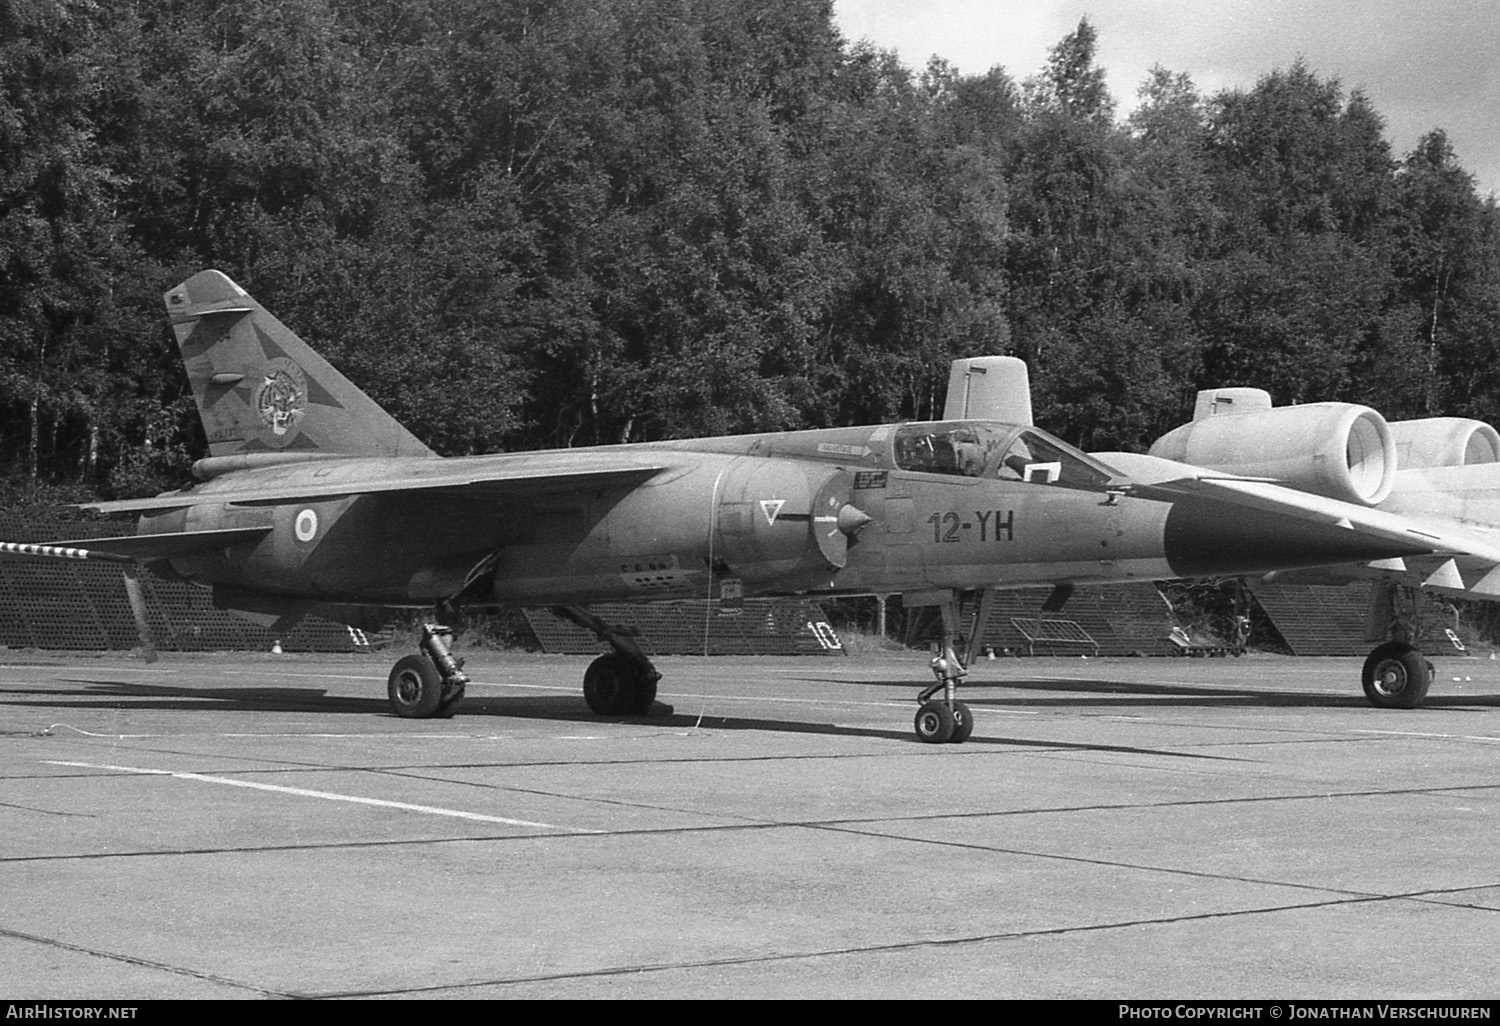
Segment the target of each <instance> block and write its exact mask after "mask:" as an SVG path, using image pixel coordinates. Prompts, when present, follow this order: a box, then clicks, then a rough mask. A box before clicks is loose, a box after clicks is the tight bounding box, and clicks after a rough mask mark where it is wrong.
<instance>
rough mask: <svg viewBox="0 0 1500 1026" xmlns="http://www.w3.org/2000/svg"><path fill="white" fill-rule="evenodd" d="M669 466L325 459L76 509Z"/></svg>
mask: <svg viewBox="0 0 1500 1026" xmlns="http://www.w3.org/2000/svg"><path fill="white" fill-rule="evenodd" d="M670 466H671V464H668V463H665V462H662V461H661V460H659V459H646V458H643V457H641V456H638V455H633V454H626V453H620V454H613V453H611V454H606V453H599V452H569V451H567V450H561V451H558V452H546V453H527V454H518V455H514V456H492V457H484V456H480V457H471V458H469V457H466V458H457V459H439V458H432V457H419V458H395V457H392V458H359V459H330V460H320V461H317V462H315V463H302V464H296V465H293V466H289V467H285V468H279V467H276V468H267V469H266V470H264V471H258V472H246V473H244V474H243V476H242V475H240V474H236V475H234V476H233V478H232V477H231V476H230V475H226V476H225V477H224V478H221V479H218V480H217V481H215V482H212V483H211V484H210V485H208V486H200V487H199V488H197V489H190V490H185V491H181V492H170V493H168V494H166V495H159V496H156V497H155V498H146V499H125V500H121V501H117V502H91V503H84V504H82V505H81V507H80V508H82V509H89V510H94V511H96V512H100V513H142V512H147V511H151V510H166V509H182V508H185V507H188V506H199V505H205V504H214V505H222V504H224V503H233V504H237V505H246V506H255V505H275V504H277V503H291V502H311V501H314V500H319V499H333V498H339V497H342V496H347V495H373V494H382V493H383V494H391V493H399V492H443V493H448V494H450V495H456V496H470V497H474V498H485V499H493V500H502V499H506V498H515V497H517V496H520V495H540V494H546V493H549V492H559V491H575V490H584V489H590V488H602V487H607V486H625V485H633V484H639V483H640V482H642V481H645V480H647V479H649V478H651V477H654V476H655V475H657V474H659V473H661V472H663V471H665V470H667V469H670ZM235 478H239V479H240V480H235Z"/></svg>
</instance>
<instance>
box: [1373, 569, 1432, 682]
mask: <svg viewBox="0 0 1500 1026" xmlns="http://www.w3.org/2000/svg"><path fill="white" fill-rule="evenodd" d="M1420 598H1421V596H1420V595H1419V594H1418V592H1417V589H1416V588H1414V587H1412V586H1410V585H1407V584H1399V583H1396V582H1393V581H1386V582H1379V581H1377V582H1376V583H1375V584H1374V585H1373V586H1372V587H1371V590H1370V616H1369V625H1368V626H1369V630H1368V632H1367V633H1368V634H1369V636H1371V637H1372V638H1379V637H1382V636H1385V635H1389V636H1390V638H1391V640H1390V641H1387V642H1385V643H1384V644H1383V645H1380V646H1379V647H1377V648H1376V649H1375V651H1373V652H1371V653H1370V655H1369V658H1367V659H1366V660H1365V666H1364V672H1363V673H1362V674H1361V675H1360V683H1361V684H1363V685H1364V689H1365V698H1367V699H1368V700H1369V702H1370V704H1371V705H1373V706H1375V707H1376V708H1379V709H1415V708H1416V707H1417V706H1419V705H1421V704H1422V700H1423V699H1424V698H1426V697H1427V689H1428V688H1429V687H1431V686H1432V677H1433V672H1434V670H1433V665H1432V664H1431V663H1430V662H1428V661H1427V657H1426V656H1425V655H1423V654H1422V650H1421V649H1419V648H1417V646H1416V645H1414V644H1412V640H1413V639H1414V638H1416V637H1418V636H1419V635H1420V633H1421V617H1420V612H1421V611H1420V608H1419V602H1420Z"/></svg>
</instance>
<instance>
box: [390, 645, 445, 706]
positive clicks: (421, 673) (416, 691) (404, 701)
mask: <svg viewBox="0 0 1500 1026" xmlns="http://www.w3.org/2000/svg"><path fill="white" fill-rule="evenodd" d="M386 695H387V696H388V697H389V698H390V700H391V711H392V712H394V713H395V714H396V715H397V716H400V717H402V718H403V719H408V720H421V719H427V718H429V717H431V716H432V715H433V714H434V713H436V712H437V708H438V704H439V703H440V702H442V700H443V678H442V677H441V676H440V675H439V674H438V671H437V667H436V666H433V665H432V660H430V659H428V658H427V657H426V656H423V655H408V656H402V657H401V658H400V659H398V660H396V665H395V666H394V667H392V668H391V676H390V679H389V680H387V681H386Z"/></svg>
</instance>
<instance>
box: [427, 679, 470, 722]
mask: <svg viewBox="0 0 1500 1026" xmlns="http://www.w3.org/2000/svg"><path fill="white" fill-rule="evenodd" d="M463 704H464V688H463V686H462V685H460V686H459V688H458V690H457V691H455V692H453V694H451V695H449V696H448V697H447V698H445V699H443V700H442V701H441V702H439V703H438V707H437V711H436V712H434V713H433V714H432V715H433V717H434V718H435V719H439V720H451V719H452V718H453V715H454V714H455V713H456V712H458V709H459V706H461V705H463Z"/></svg>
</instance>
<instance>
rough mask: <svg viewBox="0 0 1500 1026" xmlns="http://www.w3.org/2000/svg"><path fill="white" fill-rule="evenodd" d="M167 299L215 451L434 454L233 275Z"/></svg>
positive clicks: (206, 277)
mask: <svg viewBox="0 0 1500 1026" xmlns="http://www.w3.org/2000/svg"><path fill="white" fill-rule="evenodd" d="M164 299H165V301H166V306H167V313H168V315H169V316H170V318H171V321H172V330H173V331H174V332H175V333H176V335H177V345H178V347H179V348H180V349H181V350H182V360H183V363H184V364H185V365H186V367H187V374H188V380H189V382H191V384H192V388H193V398H194V399H195V400H196V401H197V403H198V414H199V416H200V417H202V418H203V430H204V432H205V433H206V434H207V435H208V448H209V454H210V455H211V456H214V457H221V456H247V455H251V454H256V453H264V454H267V457H270V456H272V455H274V454H277V453H285V454H287V455H304V454H312V453H319V452H321V453H328V454H330V455H347V456H431V455H434V453H433V452H432V450H431V449H429V448H427V446H425V445H423V444H422V443H421V442H420V441H418V440H417V438H416V436H414V435H413V434H412V433H411V432H409V431H407V430H406V428H404V427H402V426H401V424H400V423H398V422H397V421H396V419H395V418H394V417H392V416H391V415H390V414H388V413H386V412H385V411H384V410H382V409H381V408H380V406H379V405H377V404H376V402H375V400H373V399H371V398H370V397H369V396H367V395H365V394H364V393H363V392H361V391H360V390H359V389H358V388H356V387H355V386H354V385H353V383H351V382H350V381H349V379H348V378H346V377H344V376H343V375H342V374H340V373H339V372H338V371H336V370H334V369H333V367H332V365H330V364H329V363H328V361H327V360H324V359H323V358H322V357H321V356H319V355H318V354H317V353H315V352H313V350H312V348H311V347H310V346H308V344H307V343H305V342H303V341H302V340H301V339H300V338H298V337H297V336H296V335H295V334H294V333H293V332H292V331H291V329H289V328H287V327H286V325H284V324H282V323H281V322H280V321H278V320H277V319H276V318H275V317H273V316H271V314H270V313H268V312H267V311H266V309H265V307H263V306H261V305H260V304H259V303H257V302H256V301H255V300H254V299H252V298H250V296H249V294H248V293H246V292H245V290H244V289H242V288H240V287H239V286H238V285H236V284H235V283H234V282H232V281H230V280H229V278H228V276H227V275H225V274H223V273H221V272H219V271H200V272H199V273H198V274H195V275H193V276H192V277H191V278H189V279H188V280H187V281H185V282H183V283H182V284H181V285H178V286H177V287H176V288H174V289H172V290H171V291H170V292H168V293H166V295H165V297H164Z"/></svg>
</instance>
